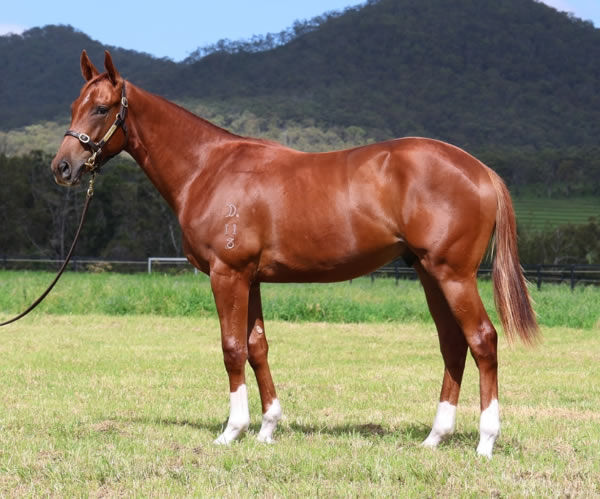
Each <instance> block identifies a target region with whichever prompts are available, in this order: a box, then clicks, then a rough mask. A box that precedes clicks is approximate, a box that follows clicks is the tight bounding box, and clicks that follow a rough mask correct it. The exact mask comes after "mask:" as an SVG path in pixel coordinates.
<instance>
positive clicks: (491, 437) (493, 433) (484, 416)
mask: <svg viewBox="0 0 600 499" xmlns="http://www.w3.org/2000/svg"><path fill="white" fill-rule="evenodd" d="M479 434H480V439H479V445H478V446H477V454H479V455H480V456H485V457H487V458H489V459H491V457H492V450H493V449H494V443H495V442H496V438H498V435H499V434H500V410H499V408H498V400H496V399H494V400H492V402H491V403H490V405H489V406H488V408H487V409H485V410H483V411H481V418H480V420H479Z"/></svg>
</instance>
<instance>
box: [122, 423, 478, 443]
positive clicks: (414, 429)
mask: <svg viewBox="0 0 600 499" xmlns="http://www.w3.org/2000/svg"><path fill="white" fill-rule="evenodd" d="M123 422H127V423H129V424H150V425H158V426H185V427H189V428H193V429H195V430H202V431H207V432H209V433H211V434H213V435H215V436H216V435H218V434H219V433H221V432H222V431H223V430H224V429H225V426H226V425H227V420H224V421H223V422H221V423H218V422H214V421H212V422H209V421H197V420H196V421H191V420H187V419H177V418H168V417H166V418H165V417H154V418H142V417H137V418H136V417H134V418H128V419H127V420H126V421H123ZM259 429H260V425H259V424H251V425H250V428H249V431H250V433H254V434H257V433H258V431H259ZM430 429H431V428H430V427H429V426H427V425H425V424H405V425H402V426H398V427H395V428H389V427H384V426H382V425H380V424H375V423H363V424H354V423H345V424H323V425H318V424H301V423H297V422H290V423H287V422H285V421H282V422H280V424H279V426H278V427H277V430H276V434H277V435H280V436H286V435H288V436H289V435H294V434H297V435H300V436H304V437H307V436H312V435H329V436H333V437H349V436H355V435H358V436H360V437H362V438H364V439H368V440H373V441H376V440H380V439H384V438H386V439H387V438H395V439H396V440H397V441H398V443H399V444H400V445H402V444H405V445H413V444H414V445H418V444H420V443H421V442H423V440H425V438H426V437H427V435H428V434H429V431H430ZM478 439H479V434H478V433H477V432H476V431H466V432H456V433H454V434H453V435H451V436H450V437H448V439H447V440H445V441H444V442H443V443H442V444H441V445H443V446H447V445H449V446H454V447H462V446H467V447H469V446H473V445H475V444H476V443H477V442H478Z"/></svg>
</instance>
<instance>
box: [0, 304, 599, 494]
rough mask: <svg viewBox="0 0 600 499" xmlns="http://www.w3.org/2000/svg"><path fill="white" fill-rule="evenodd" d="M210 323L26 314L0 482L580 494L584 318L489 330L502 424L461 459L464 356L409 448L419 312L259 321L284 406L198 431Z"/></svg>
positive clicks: (591, 400) (217, 364) (14, 489)
mask: <svg viewBox="0 0 600 499" xmlns="http://www.w3.org/2000/svg"><path fill="white" fill-rule="evenodd" d="M218 331H219V327H218V322H217V320H216V319H214V318H206V317H200V318H196V317H193V318H192V317H163V316H158V315H120V316H116V315H113V316H111V315H97V314H89V315H50V314H47V313H36V314H35V315H34V316H33V317H32V318H26V319H24V320H23V321H20V322H18V323H16V324H14V325H11V326H9V327H6V328H4V329H3V330H2V335H3V337H2V342H1V343H0V357H1V360H0V386H1V388H0V390H1V393H2V405H1V406H0V426H1V431H0V495H2V496H35V497H37V496H62V497H73V496H92V497H115V496H134V495H135V496H142V497H144V496H153V497H166V496H182V495H185V496H202V497H220V496H227V497H248V496H255V495H258V496H266V497H274V496H293V497H307V496H308V497H316V496H326V497H331V496H338V497H339V496H344V497H347V496H360V497H366V496H368V497H371V496H375V497H383V496H395V497H406V496H425V497H433V496H436V497H440V496H441V497H455V496H470V497H479V496H494V497H515V496H517V497H521V496H585V497H589V496H597V495H599V494H600V452H599V448H600V413H599V412H598V407H600V371H599V370H598V368H597V367H598V345H599V337H598V330H597V329H595V330H593V329H590V330H584V329H569V328H564V327H554V328H544V336H545V342H544V344H543V345H542V346H540V347H538V348H536V349H534V350H530V349H525V348H523V347H520V346H519V347H515V348H513V349H510V348H509V347H508V346H507V344H506V342H505V341H501V342H500V347H499V361H500V390H501V392H500V393H501V417H502V425H503V426H502V434H501V436H500V438H499V440H498V442H497V446H496V451H495V455H494V457H493V459H492V460H491V461H488V460H487V459H485V458H481V457H478V456H477V455H476V453H475V447H476V445H477V441H478V431H477V428H478V417H479V400H478V385H477V383H478V380H477V372H476V369H475V367H474V364H473V362H472V361H471V360H470V359H469V362H468V365H467V369H466V372H465V379H464V382H463V391H462V395H461V403H460V405H459V413H458V423H457V432H456V434H455V435H454V436H453V437H452V438H451V439H450V440H449V441H447V442H446V443H444V444H442V445H441V447H440V448H439V449H437V450H431V449H425V448H422V447H420V445H419V444H420V442H421V441H422V440H423V439H424V438H425V436H426V435H427V433H428V431H429V429H430V424H431V422H432V420H433V417H434V414H435V409H436V404H437V396H438V393H439V388H440V383H441V377H442V363H441V357H440V354H439V352H438V345H437V340H436V335H435V333H434V331H433V328H432V327H431V325H428V324H422V323H414V322H413V323H397V322H393V323H388V324H382V323H379V324H377V323H356V324H333V323H325V322H304V323H290V322H284V321H280V320H274V321H270V322H268V324H267V335H268V337H269V340H270V345H271V355H270V359H271V367H272V371H273V376H274V378H275V382H276V385H277V388H278V396H279V398H280V400H281V402H282V406H283V411H284V415H285V417H284V419H283V421H282V422H281V423H280V426H279V428H278V430H277V431H276V433H275V437H276V443H275V444H273V445H268V444H260V443H258V442H257V441H256V439H255V436H256V434H257V432H258V429H259V427H260V402H259V398H258V390H257V388H256V383H255V381H254V378H253V376H252V374H251V371H250V369H248V372H247V374H248V386H249V396H250V410H251V417H252V424H251V427H250V431H249V434H248V435H247V436H246V437H244V438H243V439H242V440H241V441H239V442H236V443H234V444H233V445H231V446H230V447H219V446H215V445H213V444H212V441H213V439H214V438H215V437H216V435H217V434H218V433H219V432H220V431H221V429H222V427H223V424H224V423H225V421H226V419H227V415H228V394H227V391H228V384H227V377H226V374H225V370H224V367H223V361H222V356H221V352H220V341H219V332H218Z"/></svg>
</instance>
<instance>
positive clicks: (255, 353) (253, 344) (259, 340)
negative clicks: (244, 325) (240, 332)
mask: <svg viewBox="0 0 600 499" xmlns="http://www.w3.org/2000/svg"><path fill="white" fill-rule="evenodd" d="M259 328H260V329H259ZM268 353H269V344H268V343H267V339H266V338H265V334H264V330H263V329H262V327H261V326H256V327H255V328H254V329H253V330H252V332H251V333H250V336H249V338H248V362H249V363H250V366H252V368H253V369H256V368H258V367H260V366H261V365H263V364H264V363H265V362H266V360H267V355H268Z"/></svg>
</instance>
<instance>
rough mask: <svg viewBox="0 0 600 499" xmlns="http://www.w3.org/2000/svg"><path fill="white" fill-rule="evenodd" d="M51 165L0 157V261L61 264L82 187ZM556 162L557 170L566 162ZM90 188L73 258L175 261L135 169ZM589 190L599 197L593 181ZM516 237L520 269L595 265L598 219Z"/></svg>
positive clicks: (126, 166) (155, 200)
mask: <svg viewBox="0 0 600 499" xmlns="http://www.w3.org/2000/svg"><path fill="white" fill-rule="evenodd" d="M490 155H491V153H490ZM596 157H598V155H596ZM571 159H572V158H570V159H569V160H571ZM51 160H52V156H51V155H49V154H46V153H42V152H39V151H35V152H31V153H29V154H26V155H22V156H13V157H8V156H5V155H2V154H0V176H1V178H3V179H5V180H10V181H3V182H2V183H0V221H1V230H0V258H2V257H25V256H28V257H36V258H52V259H62V258H64V256H65V254H66V252H67V251H68V249H69V246H70V244H71V241H72V239H73V236H74V232H75V229H76V226H77V223H78V220H79V216H80V210H81V208H82V206H83V201H84V198H85V190H86V188H87V186H86V185H85V183H83V184H82V185H81V186H79V187H76V188H71V189H67V188H64V187H60V186H58V185H56V184H55V182H54V179H53V177H52V174H51V171H50V168H49V165H50V162H51ZM556 161H557V164H559V165H560V164H562V161H566V160H565V159H560V158H558V159H556ZM491 166H494V165H493V164H492V165H491ZM596 167H597V168H598V167H600V166H599V165H598V164H596ZM502 168H507V166H506V165H505V166H503V165H500V168H499V169H498V168H496V169H497V170H499V171H500V173H502ZM516 169H519V166H518V165H517V166H516ZM558 169H559V170H560V168H558ZM513 174H514V175H516V173H515V172H513ZM532 175H533V173H532ZM510 178H511V177H510V176H509V177H508V179H509V180H510ZM574 178H575V179H578V178H579V176H578V175H574ZM96 182H97V183H96V186H97V187H96V189H95V194H94V199H93V201H92V205H91V207H90V211H89V214H88V220H87V222H86V225H85V228H84V230H83V232H82V236H81V240H80V242H79V243H78V246H77V251H76V254H77V256H79V257H89V258H102V259H119V260H143V259H146V258H147V257H149V256H181V254H182V250H181V231H180V229H179V225H178V222H177V220H176V218H175V216H174V215H173V213H172V212H171V210H170V208H169V207H168V205H167V204H166V203H165V202H164V200H163V199H162V198H161V197H160V195H159V194H158V192H157V191H156V189H155V188H154V186H153V185H152V184H151V183H150V181H149V180H148V179H147V177H146V176H145V175H144V173H143V172H142V170H141V169H140V168H139V167H138V166H137V165H136V164H135V163H133V162H132V161H131V160H127V159H125V158H122V157H118V158H116V159H113V160H112V161H111V162H110V163H109V164H107V165H106V166H105V167H104V169H103V172H102V174H101V175H100V176H99V177H98V179H97V181H96ZM584 184H585V183H583V184H579V183H578V181H574V182H573V183H569V182H567V184H566V185H568V186H569V187H568V188H567V187H565V185H563V184H561V182H560V181H557V182H556V183H555V184H552V185H550V184H548V185H542V186H541V189H549V190H550V191H551V192H552V194H553V195H555V196H559V195H573V193H574V192H575V191H577V190H579V191H582V190H585V189H587V188H588V187H589V184H588V185H585V186H584ZM530 187H531V186H530ZM594 189H595V191H594V192H596V193H600V185H599V184H598V183H596V186H595V187H594ZM585 192H588V191H587V190H585ZM519 238H520V239H519V240H520V243H519V248H520V255H521V261H522V263H524V264H571V263H572V264H600V221H599V220H591V221H590V222H589V223H588V224H583V225H577V226H575V225H564V226H561V227H557V228H554V229H552V230H549V231H544V232H537V231H526V230H525V229H523V228H521V227H519Z"/></svg>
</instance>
